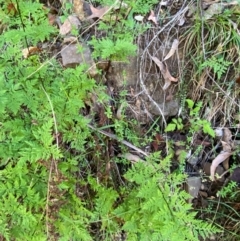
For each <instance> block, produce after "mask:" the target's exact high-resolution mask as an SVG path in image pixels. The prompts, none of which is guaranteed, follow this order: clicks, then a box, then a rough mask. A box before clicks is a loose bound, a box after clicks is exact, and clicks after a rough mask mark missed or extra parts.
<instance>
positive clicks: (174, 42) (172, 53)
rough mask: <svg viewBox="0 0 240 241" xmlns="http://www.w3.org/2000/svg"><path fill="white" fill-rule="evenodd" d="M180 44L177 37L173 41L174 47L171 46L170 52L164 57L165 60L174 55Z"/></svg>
mask: <svg viewBox="0 0 240 241" xmlns="http://www.w3.org/2000/svg"><path fill="white" fill-rule="evenodd" d="M178 44H179V41H178V40H177V39H174V40H173V43H172V47H171V49H170V51H169V52H168V54H167V55H166V57H165V58H164V60H163V61H165V60H167V59H169V58H171V57H172V56H173V55H174V53H175V52H176V50H177V48H178Z"/></svg>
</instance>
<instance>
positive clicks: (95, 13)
mask: <svg viewBox="0 0 240 241" xmlns="http://www.w3.org/2000/svg"><path fill="white" fill-rule="evenodd" d="M90 9H91V11H92V14H91V15H90V16H89V17H87V19H91V18H99V19H102V18H103V16H104V15H105V14H106V13H107V12H108V10H109V7H103V8H100V9H98V8H95V7H93V5H90Z"/></svg>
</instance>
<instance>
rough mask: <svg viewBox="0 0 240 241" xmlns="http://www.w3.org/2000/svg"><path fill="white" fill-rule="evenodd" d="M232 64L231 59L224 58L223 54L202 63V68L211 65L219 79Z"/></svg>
mask: <svg viewBox="0 0 240 241" xmlns="http://www.w3.org/2000/svg"><path fill="white" fill-rule="evenodd" d="M231 64H232V62H230V61H226V60H224V58H223V56H220V57H215V56H212V57H211V58H210V59H208V60H207V61H205V62H204V63H202V64H201V67H200V68H201V69H203V68H205V67H210V69H212V70H213V72H214V74H216V75H217V79H218V80H220V79H221V77H222V75H223V74H225V73H226V71H227V69H228V67H229V66H230V65H231Z"/></svg>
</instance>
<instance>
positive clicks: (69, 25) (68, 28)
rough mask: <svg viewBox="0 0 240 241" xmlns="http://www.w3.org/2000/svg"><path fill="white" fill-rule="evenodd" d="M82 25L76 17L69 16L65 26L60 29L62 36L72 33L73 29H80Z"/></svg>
mask: <svg viewBox="0 0 240 241" xmlns="http://www.w3.org/2000/svg"><path fill="white" fill-rule="evenodd" d="M80 25H81V23H80V21H79V19H78V18H77V17H76V16H72V15H70V16H68V18H67V19H66V20H65V22H64V23H63V25H62V26H61V27H60V30H59V32H60V34H61V35H66V34H68V33H70V32H71V30H72V28H73V27H75V28H78V27H79V26H80Z"/></svg>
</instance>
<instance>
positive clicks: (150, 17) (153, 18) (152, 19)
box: [148, 10, 158, 25]
mask: <svg viewBox="0 0 240 241" xmlns="http://www.w3.org/2000/svg"><path fill="white" fill-rule="evenodd" d="M148 20H149V21H152V22H153V23H155V24H156V25H157V24H158V23H157V19H156V16H155V14H154V11H153V10H151V13H150V15H149V17H148Z"/></svg>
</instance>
